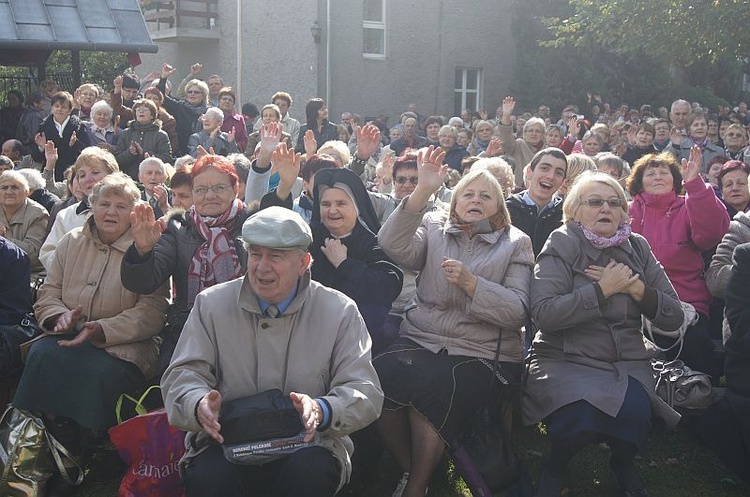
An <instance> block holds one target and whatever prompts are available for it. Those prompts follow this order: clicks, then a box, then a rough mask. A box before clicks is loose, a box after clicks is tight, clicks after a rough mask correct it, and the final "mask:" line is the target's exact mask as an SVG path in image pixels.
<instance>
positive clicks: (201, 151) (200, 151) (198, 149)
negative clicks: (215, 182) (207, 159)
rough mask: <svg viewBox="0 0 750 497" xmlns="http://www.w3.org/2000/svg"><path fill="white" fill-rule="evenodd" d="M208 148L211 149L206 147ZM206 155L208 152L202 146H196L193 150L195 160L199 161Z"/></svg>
mask: <svg viewBox="0 0 750 497" xmlns="http://www.w3.org/2000/svg"><path fill="white" fill-rule="evenodd" d="M208 148H211V147H208ZM208 153H209V152H208V151H207V150H206V149H205V148H203V145H198V146H197V147H196V148H195V158H196V159H200V158H201V157H204V156H206V155H208Z"/></svg>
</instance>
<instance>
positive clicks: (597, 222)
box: [575, 181, 625, 237]
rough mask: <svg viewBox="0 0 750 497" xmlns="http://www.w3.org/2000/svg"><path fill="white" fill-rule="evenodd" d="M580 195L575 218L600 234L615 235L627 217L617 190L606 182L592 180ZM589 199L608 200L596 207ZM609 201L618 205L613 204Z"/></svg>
mask: <svg viewBox="0 0 750 497" xmlns="http://www.w3.org/2000/svg"><path fill="white" fill-rule="evenodd" d="M580 196H581V205H579V206H578V209H577V210H576V217H575V220H576V221H578V222H579V223H581V224H582V225H583V226H584V227H585V228H587V229H589V230H591V231H593V232H594V233H596V234H597V235H599V236H605V237H608V236H612V235H614V234H615V232H616V231H617V228H618V227H619V226H620V223H621V222H622V220H623V218H624V217H625V212H624V211H623V210H622V207H621V202H622V200H621V199H620V197H619V196H618V195H617V192H616V191H615V190H614V189H613V188H612V187H611V186H609V185H607V184H605V183H599V182H596V181H592V182H590V183H589V184H588V185H586V186H584V187H583V188H582V191H581V192H580ZM589 200H593V201H596V200H606V201H607V202H604V203H603V204H602V205H601V206H599V207H595V206H593V205H588V204H587V203H585V202H587V201H589ZM609 201H611V202H612V203H613V204H617V205H611V204H610V203H609Z"/></svg>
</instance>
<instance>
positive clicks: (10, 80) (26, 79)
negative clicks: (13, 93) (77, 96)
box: [0, 72, 75, 106]
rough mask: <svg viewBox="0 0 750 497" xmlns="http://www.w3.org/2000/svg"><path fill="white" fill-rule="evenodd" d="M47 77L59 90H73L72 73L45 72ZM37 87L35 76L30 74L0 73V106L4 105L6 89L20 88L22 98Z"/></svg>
mask: <svg viewBox="0 0 750 497" xmlns="http://www.w3.org/2000/svg"><path fill="white" fill-rule="evenodd" d="M47 79H51V80H52V81H55V82H56V83H57V86H58V87H59V88H60V90H66V91H69V92H71V93H72V92H73V91H74V90H75V88H74V87H73V73H70V72H68V73H54V74H47ZM37 88H38V85H37V78H35V77H33V76H30V75H25V76H21V75H1V76H0V102H2V103H0V106H2V105H5V95H6V94H7V93H8V90H13V89H16V90H20V91H21V93H23V96H24V98H26V96H27V95H28V94H29V93H31V92H32V91H34V90H36V89H37Z"/></svg>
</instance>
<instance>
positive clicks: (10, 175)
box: [0, 169, 31, 193]
mask: <svg viewBox="0 0 750 497" xmlns="http://www.w3.org/2000/svg"><path fill="white" fill-rule="evenodd" d="M11 181H15V182H16V183H20V184H21V186H23V187H24V189H25V190H26V193H29V192H30V191H31V190H30V189H29V182H28V181H26V177H25V176H24V175H23V174H21V173H19V172H18V171H14V170H12V169H9V170H8V171H3V173H2V174H0V185H2V184H3V183H9V182H11Z"/></svg>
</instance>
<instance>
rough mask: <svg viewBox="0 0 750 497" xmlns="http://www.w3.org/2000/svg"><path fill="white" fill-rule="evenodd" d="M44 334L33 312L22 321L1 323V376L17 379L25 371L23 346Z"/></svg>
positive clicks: (7, 378) (6, 378)
mask: <svg viewBox="0 0 750 497" xmlns="http://www.w3.org/2000/svg"><path fill="white" fill-rule="evenodd" d="M41 334H42V329H41V328H40V327H39V326H38V325H37V323H36V319H35V318H34V316H33V314H28V315H26V316H25V317H24V318H23V319H22V320H21V322H20V323H18V324H14V325H0V378H2V379H5V380H17V379H18V378H20V377H21V372H22V371H23V362H24V361H23V359H24V357H23V356H22V352H21V347H22V345H24V344H25V343H27V342H30V341H31V340H33V339H35V338H36V337H38V336H40V335H41Z"/></svg>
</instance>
